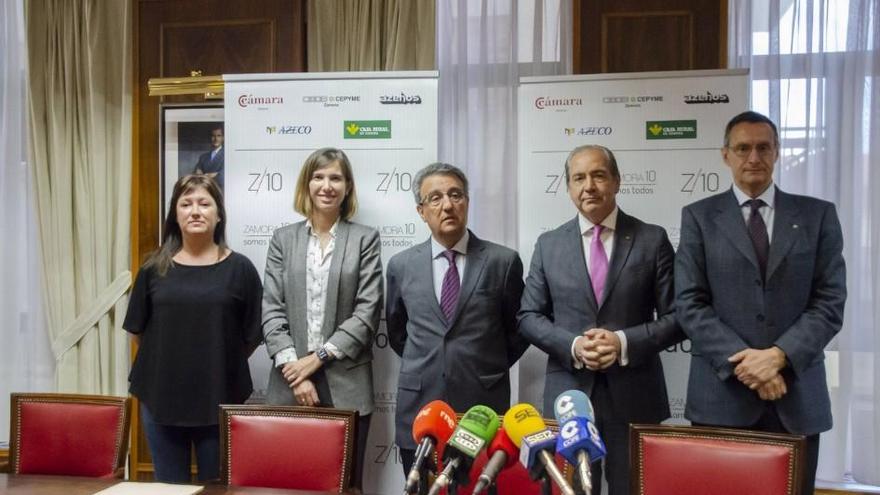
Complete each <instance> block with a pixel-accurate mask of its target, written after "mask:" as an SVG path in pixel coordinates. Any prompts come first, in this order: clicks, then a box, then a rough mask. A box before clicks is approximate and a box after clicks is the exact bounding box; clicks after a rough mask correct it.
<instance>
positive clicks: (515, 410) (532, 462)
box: [504, 404, 574, 495]
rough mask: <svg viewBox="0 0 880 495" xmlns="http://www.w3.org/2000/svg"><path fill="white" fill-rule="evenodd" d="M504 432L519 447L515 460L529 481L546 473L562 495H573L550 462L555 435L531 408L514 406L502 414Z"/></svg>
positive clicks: (551, 461)
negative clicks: (527, 475)
mask: <svg viewBox="0 0 880 495" xmlns="http://www.w3.org/2000/svg"><path fill="white" fill-rule="evenodd" d="M504 431H506V432H507V435H508V436H510V439H511V440H512V441H513V443H514V445H516V446H518V447H519V461H520V463H522V465H523V466H525V467H526V469H528V471H529V476H530V477H531V478H532V479H533V480H534V479H538V478H540V477H541V476H542V475H543V474H544V473H547V475H549V476H550V479H552V480H553V482H554V483H556V486H558V487H559V491H560V492H562V494H563V495H574V490H572V488H571V486H570V485H569V484H568V482H567V481H565V477H564V476H562V472H560V471H559V467H558V466H557V465H556V462H555V461H554V460H553V455H552V453H551V452H553V451H554V448H553V446H554V444H555V440H556V435H554V434H553V432H552V431H550V430H549V429H548V428H547V425H546V424H544V420H543V419H542V418H541V415H540V414H538V410H537V409H535V406H532V405H531V404H517V405H515V406H513V407H511V408H510V409H509V410H508V411H507V413H506V414H504ZM539 461H540V462H539Z"/></svg>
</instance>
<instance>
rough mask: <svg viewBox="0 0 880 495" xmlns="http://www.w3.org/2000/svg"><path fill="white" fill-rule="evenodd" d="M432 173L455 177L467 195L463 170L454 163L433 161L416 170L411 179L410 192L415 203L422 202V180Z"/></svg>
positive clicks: (465, 177) (466, 184)
mask: <svg viewBox="0 0 880 495" xmlns="http://www.w3.org/2000/svg"><path fill="white" fill-rule="evenodd" d="M432 175H451V176H453V177H455V178H456V179H458V180H459V181H460V182H461V187H462V188H463V189H464V195H465V196H468V180H467V176H465V175H464V172H462V171H461V169H460V168H458V167H456V166H455V165H450V164H448V163H443V162H435V163H432V164H430V165H428V166H426V167H425V168H423V169H421V170H419V171H418V172H416V176H415V178H414V179H413V184H412V192H413V196H415V197H416V204H417V205H420V204H422V182H424V180H425V178H427V177H430V176H432Z"/></svg>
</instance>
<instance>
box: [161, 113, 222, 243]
mask: <svg viewBox="0 0 880 495" xmlns="http://www.w3.org/2000/svg"><path fill="white" fill-rule="evenodd" d="M161 114H162V115H161V120H162V132H161V134H160V139H161V143H160V148H159V156H160V157H161V159H160V167H161V170H160V171H159V177H161V180H162V184H161V187H160V188H159V189H160V191H161V195H162V197H161V198H160V200H161V201H160V204H161V206H160V209H161V211H160V212H159V214H160V215H161V216H160V222H159V225H160V230H161V225H163V224H164V222H165V215H166V214H167V213H168V209H169V208H170V206H171V205H169V202H170V201H171V193H172V192H173V191H174V183H175V182H177V179H179V178H180V177H183V176H184V175H187V174H192V173H197V172H201V173H205V174H210V175H211V176H212V177H214V179H215V180H216V181H217V182H218V184H219V185H220V189H223V182H224V175H225V174H224V165H225V162H224V154H225V150H224V138H225V132H224V127H223V105H222V104H214V103H212V104H203V105H193V104H188V105H162V106H161ZM160 238H161V232H160Z"/></svg>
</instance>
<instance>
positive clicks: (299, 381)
mask: <svg viewBox="0 0 880 495" xmlns="http://www.w3.org/2000/svg"><path fill="white" fill-rule="evenodd" d="M320 368H321V360H320V359H318V356H315V354H314V353H312V354H309V355H308V356H305V357H303V358H300V359H298V360H296V361H293V362H290V363H285V364H284V366H282V367H281V374H282V375H284V379H285V380H287V385H288V386H289V387H290V388H291V389H292V390H293V396H294V398H295V399H296V402H297V404H299V405H302V406H317V405H319V404H320V403H321V402H320V401H319V400H318V390H317V389H316V388H315V384H314V382H312V381H311V380H309V377H310V376H312V374H314V373H315V372H316V371H318V369H320Z"/></svg>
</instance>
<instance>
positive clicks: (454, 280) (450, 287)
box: [440, 249, 461, 323]
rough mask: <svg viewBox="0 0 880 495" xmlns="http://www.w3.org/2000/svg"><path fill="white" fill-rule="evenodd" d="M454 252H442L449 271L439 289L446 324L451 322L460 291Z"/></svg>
mask: <svg viewBox="0 0 880 495" xmlns="http://www.w3.org/2000/svg"><path fill="white" fill-rule="evenodd" d="M455 255H456V252H455V251H453V250H451V249H447V250H446V251H443V257H444V258H446V261H448V262H449V269H447V270H446V275H445V276H444V277H443V285H442V286H441V288H440V309H442V310H443V316H445V317H446V322H447V323H448V322H450V321H452V315H453V313H455V305H456V304H458V293H459V291H460V289H461V281H460V280H459V279H458V267H457V266H455Z"/></svg>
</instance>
